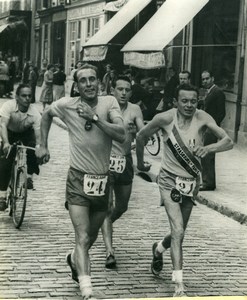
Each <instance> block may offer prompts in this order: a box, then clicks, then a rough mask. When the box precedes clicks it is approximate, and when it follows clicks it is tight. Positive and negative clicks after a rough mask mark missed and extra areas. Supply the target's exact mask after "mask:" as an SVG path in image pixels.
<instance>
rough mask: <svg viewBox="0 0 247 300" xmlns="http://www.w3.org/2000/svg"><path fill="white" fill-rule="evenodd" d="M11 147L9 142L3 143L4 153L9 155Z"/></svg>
mask: <svg viewBox="0 0 247 300" xmlns="http://www.w3.org/2000/svg"><path fill="white" fill-rule="evenodd" d="M10 148H11V145H10V144H9V143H4V144H3V153H4V155H5V156H7V154H8V153H9V151H10Z"/></svg>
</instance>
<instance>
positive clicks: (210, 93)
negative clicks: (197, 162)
mask: <svg viewBox="0 0 247 300" xmlns="http://www.w3.org/2000/svg"><path fill="white" fill-rule="evenodd" d="M202 86H203V88H205V89H206V90H207V93H206V97H205V100H204V110H205V111H206V112H207V113H208V114H210V115H211V116H212V117H213V118H214V120H215V121H216V123H217V125H218V126H220V123H221V122H222V121H223V119H224V117H225V114H226V110H225V94H224V92H223V91H222V90H221V89H220V88H219V87H218V86H217V85H215V84H214V77H213V74H212V72H211V71H208V70H205V71H203V72H202ZM216 142H217V138H216V136H215V135H214V134H212V133H211V132H210V131H206V133H205V136H204V145H205V146H206V145H209V144H213V143H216ZM202 168H203V171H202V186H201V188H200V190H201V191H213V190H215V188H216V180H215V154H209V155H207V156H206V157H205V158H203V159H202Z"/></svg>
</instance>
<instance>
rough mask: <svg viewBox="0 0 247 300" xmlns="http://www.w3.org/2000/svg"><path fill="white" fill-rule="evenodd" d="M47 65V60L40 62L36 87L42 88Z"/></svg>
mask: <svg viewBox="0 0 247 300" xmlns="http://www.w3.org/2000/svg"><path fill="white" fill-rule="evenodd" d="M47 65H48V60H47V59H46V58H44V59H43V60H42V65H41V69H40V72H39V76H38V81H37V86H42V84H43V82H44V74H45V72H46V69H47Z"/></svg>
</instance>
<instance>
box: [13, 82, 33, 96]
mask: <svg viewBox="0 0 247 300" xmlns="http://www.w3.org/2000/svg"><path fill="white" fill-rule="evenodd" d="M24 88H29V89H31V87H30V85H29V84H26V83H21V84H19V85H18V87H17V89H16V92H15V93H16V95H17V96H19V95H20V92H21V89H24Z"/></svg>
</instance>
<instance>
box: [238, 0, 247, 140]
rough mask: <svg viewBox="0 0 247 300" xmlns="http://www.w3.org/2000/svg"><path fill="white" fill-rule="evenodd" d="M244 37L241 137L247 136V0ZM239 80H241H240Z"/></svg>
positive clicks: (239, 118)
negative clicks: (242, 135)
mask: <svg viewBox="0 0 247 300" xmlns="http://www.w3.org/2000/svg"><path fill="white" fill-rule="evenodd" d="M243 6H244V7H243V10H242V11H243V16H244V17H243V29H242V30H243V33H242V34H243V37H242V43H243V45H242V51H241V59H240V68H239V69H240V71H241V69H242V76H240V77H239V79H240V80H241V83H242V85H241V83H240V87H242V88H241V89H239V93H241V94H240V95H238V96H240V97H241V98H240V99H239V101H241V100H242V101H241V102H239V105H238V106H237V118H236V119H237V120H236V122H237V123H238V124H236V125H238V126H236V137H237V136H238V137H239V134H240V133H242V134H244V135H245V136H246V137H245V138H247V20H246V8H247V0H243ZM240 80H239V82H240Z"/></svg>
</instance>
